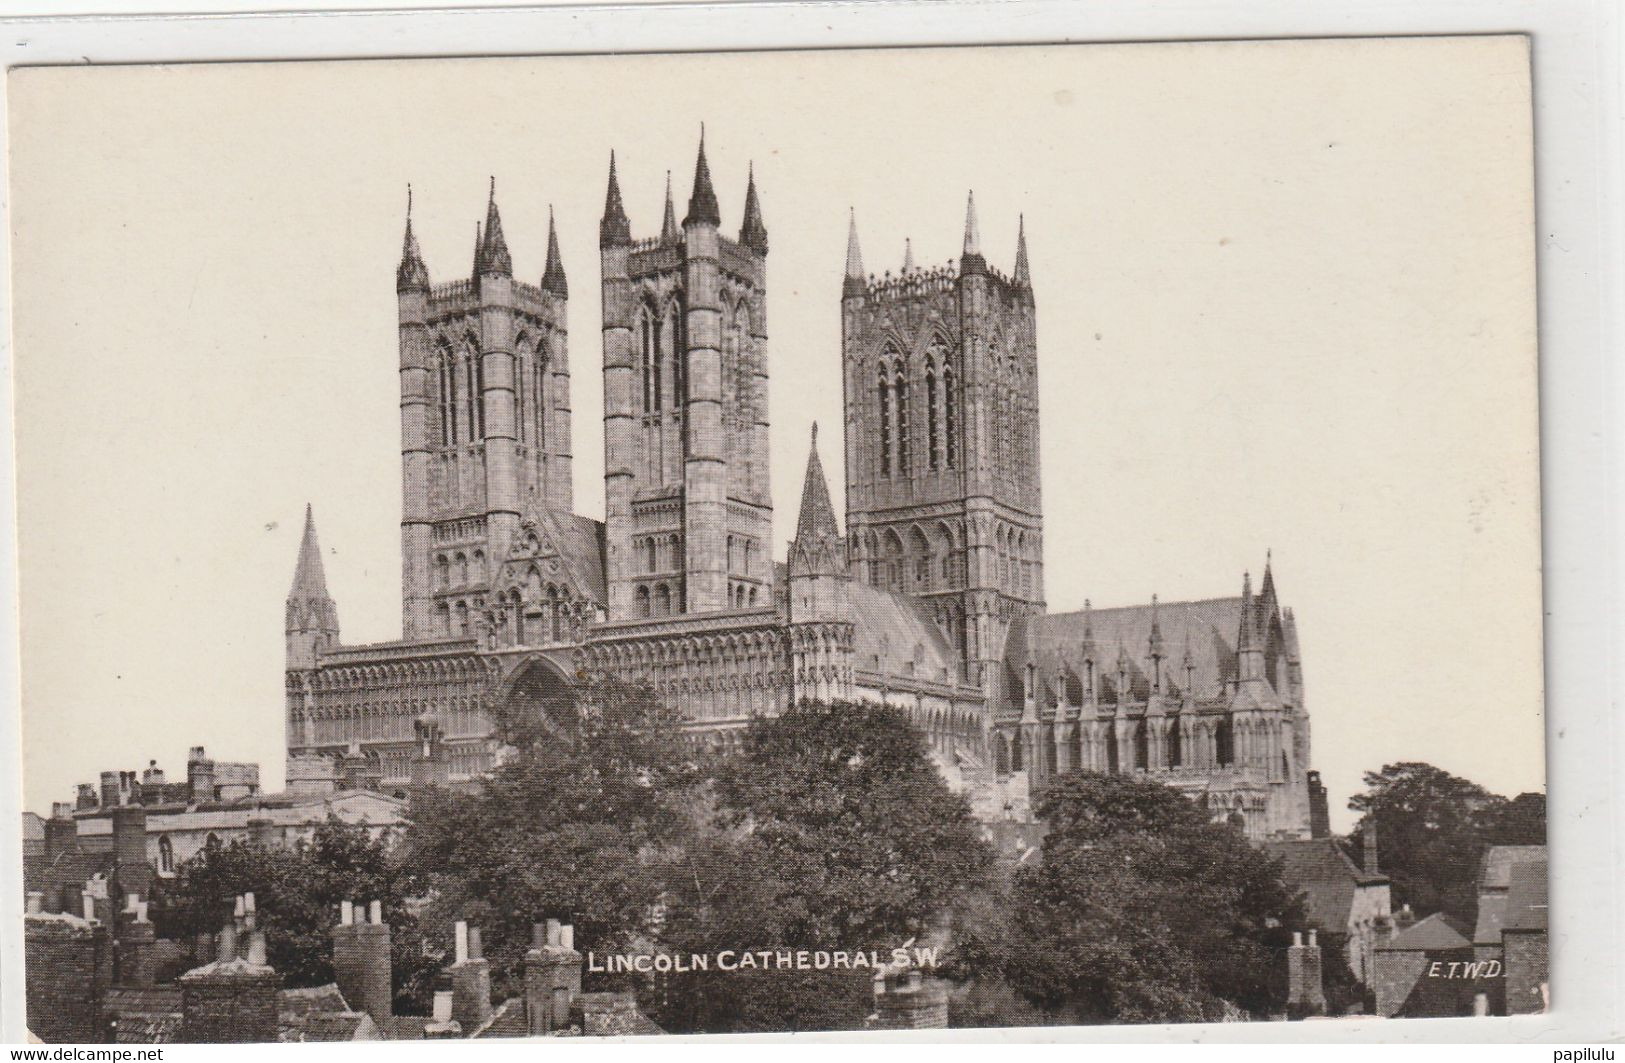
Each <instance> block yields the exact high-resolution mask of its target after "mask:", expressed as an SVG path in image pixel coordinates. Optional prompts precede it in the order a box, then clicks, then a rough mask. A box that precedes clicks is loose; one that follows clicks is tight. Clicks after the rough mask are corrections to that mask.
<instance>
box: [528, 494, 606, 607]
mask: <svg viewBox="0 0 1625 1063" xmlns="http://www.w3.org/2000/svg"><path fill="white" fill-rule="evenodd" d="M538 517H539V519H540V521H541V523H542V525H543V527H545V528H546V529H547V534H548V537H549V538H551V539H552V540H553V545H554V547H556V548H557V549H558V551H559V556H560V558H562V559H563V561H564V564H565V566H566V567H567V568H569V570H570V574H571V575H572V576H574V577H575V579H576V581H577V585H578V586H579V587H580V588H581V590H582V591H583V592H585V593H586V594H587V595H588V596H589V597H591V598H592V599H593V600H594V601H596V602H606V601H608V600H609V598H608V589H607V587H608V585H607V583H606V581H605V579H604V524H603V522H602V521H597V520H593V519H592V518H591V517H583V516H581V515H580V514H577V513H555V512H553V511H552V510H545V509H544V510H542V511H541V512H540V513H539V514H538Z"/></svg>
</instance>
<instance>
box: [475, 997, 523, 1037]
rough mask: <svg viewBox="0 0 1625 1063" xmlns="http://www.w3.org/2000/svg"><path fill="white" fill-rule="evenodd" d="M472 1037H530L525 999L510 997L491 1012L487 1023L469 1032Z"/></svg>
mask: <svg viewBox="0 0 1625 1063" xmlns="http://www.w3.org/2000/svg"><path fill="white" fill-rule="evenodd" d="M469 1036H470V1037H529V1036H530V1022H529V1020H528V1019H526V1018H525V999H524V998H523V997H509V998H508V999H507V1000H504V1001H503V1002H502V1003H501V1004H499V1005H498V1006H497V1009H496V1010H495V1011H493V1012H491V1017H490V1018H489V1019H487V1020H486V1021H485V1025H484V1026H481V1027H480V1028H479V1029H477V1030H475V1031H474V1032H473V1033H471V1034H469Z"/></svg>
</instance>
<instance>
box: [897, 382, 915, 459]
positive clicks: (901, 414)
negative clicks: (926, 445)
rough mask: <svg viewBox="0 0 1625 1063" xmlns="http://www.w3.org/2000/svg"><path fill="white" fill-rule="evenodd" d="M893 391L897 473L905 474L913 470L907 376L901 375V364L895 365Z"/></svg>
mask: <svg viewBox="0 0 1625 1063" xmlns="http://www.w3.org/2000/svg"><path fill="white" fill-rule="evenodd" d="M895 391H896V394H895V396H894V397H893V401H894V402H895V403H896V405H897V474H898V475H899V476H907V475H909V473H910V472H911V471H913V468H914V464H913V461H912V460H911V458H910V455H909V449H908V446H909V439H908V377H906V376H904V375H903V367H902V365H901V364H899V365H898V366H897V377H896V387H895Z"/></svg>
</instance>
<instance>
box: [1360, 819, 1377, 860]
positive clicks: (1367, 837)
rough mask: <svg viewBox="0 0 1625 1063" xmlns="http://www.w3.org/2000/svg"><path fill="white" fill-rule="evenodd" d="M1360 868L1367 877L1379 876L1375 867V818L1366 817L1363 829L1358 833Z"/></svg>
mask: <svg viewBox="0 0 1625 1063" xmlns="http://www.w3.org/2000/svg"><path fill="white" fill-rule="evenodd" d="M1360 867H1361V869H1362V870H1363V871H1365V873H1366V874H1368V875H1380V874H1382V872H1381V871H1379V870H1378V865H1377V820H1376V817H1375V816H1374V815H1373V816H1367V817H1366V821H1365V827H1364V829H1362V830H1361V831H1360Z"/></svg>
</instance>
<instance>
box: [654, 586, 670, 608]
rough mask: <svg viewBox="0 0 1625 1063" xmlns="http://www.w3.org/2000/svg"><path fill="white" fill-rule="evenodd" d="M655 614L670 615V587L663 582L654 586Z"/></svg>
mask: <svg viewBox="0 0 1625 1063" xmlns="http://www.w3.org/2000/svg"><path fill="white" fill-rule="evenodd" d="M655 615H656V616H670V615H671V588H670V587H668V586H666V585H665V584H664V583H662V584H661V585H660V586H658V587H656V588H655Z"/></svg>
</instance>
